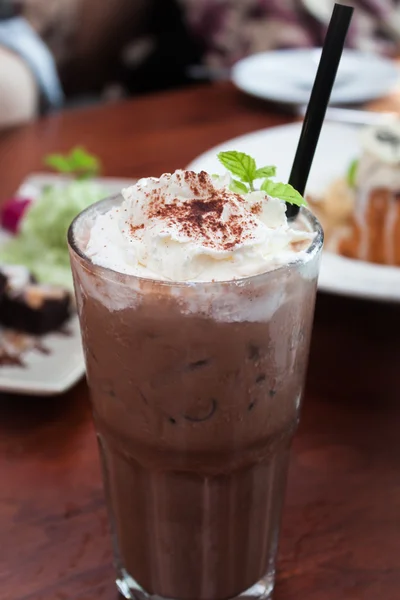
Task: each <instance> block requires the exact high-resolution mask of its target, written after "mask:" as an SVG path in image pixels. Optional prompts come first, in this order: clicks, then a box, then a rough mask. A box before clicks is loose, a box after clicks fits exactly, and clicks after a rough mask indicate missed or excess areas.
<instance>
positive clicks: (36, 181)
mask: <svg viewBox="0 0 400 600" xmlns="http://www.w3.org/2000/svg"><path fill="white" fill-rule="evenodd" d="M64 180H65V178H63V177H60V176H58V175H47V174H37V175H32V176H30V177H28V178H27V179H26V180H25V181H24V182H23V184H22V185H21V187H20V188H19V190H18V195H21V196H27V197H32V198H35V197H36V196H37V195H38V194H39V193H40V191H41V189H42V188H43V187H44V186H46V185H50V184H55V183H60V182H62V181H64ZM97 181H98V182H99V183H101V184H102V185H103V186H104V189H105V190H106V191H107V193H109V194H114V193H116V192H118V191H120V190H121V188H123V187H126V186H127V185H132V183H134V181H133V180H127V179H113V178H99V179H98V180H97ZM7 237H8V234H6V233H5V232H4V230H1V229H0V243H2V242H4V241H5V239H7ZM20 337H21V339H20V341H18V338H17V339H14V340H13V342H12V343H13V347H14V348H15V347H16V346H18V344H20V345H24V346H25V347H26V346H28V348H29V349H28V350H25V351H24V352H23V353H22V352H21V355H20V364H18V360H16V361H15V364H12V365H6V364H0V392H11V393H18V394H28V395H37V396H50V395H55V394H61V393H63V392H65V391H67V390H68V389H69V388H70V387H72V386H73V385H74V384H75V383H76V382H77V381H79V379H81V377H83V375H84V373H85V363H84V358H83V352H82V344H81V336H80V329H79V322H78V318H77V316H73V317H72V318H71V319H70V321H69V322H68V323H66V324H65V326H64V327H63V328H62V329H61V330H60V331H56V332H53V333H50V334H47V335H44V336H42V337H40V338H39V340H38V341H36V343H33V344H31V343H29V340H28V341H27V336H20Z"/></svg>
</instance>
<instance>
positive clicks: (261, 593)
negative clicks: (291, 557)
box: [116, 569, 275, 600]
mask: <svg viewBox="0 0 400 600" xmlns="http://www.w3.org/2000/svg"><path fill="white" fill-rule="evenodd" d="M274 583H275V571H271V572H270V573H268V574H267V575H266V576H265V577H263V578H262V579H261V580H260V581H259V582H258V583H256V584H254V585H253V586H252V587H251V588H249V589H248V590H246V591H245V592H242V593H241V594H240V595H239V596H235V599H233V598H232V599H230V600H245V599H247V598H248V599H249V600H250V599H251V600H256V599H257V600H268V598H271V594H272V592H273V589H274ZM116 584H117V588H118V590H119V591H120V593H121V594H122V595H123V596H124V598H127V600H178V599H172V598H163V597H162V596H158V595H157V594H154V595H152V594H148V593H147V592H146V591H145V590H144V589H143V588H142V587H140V585H139V584H138V583H136V581H135V580H134V579H133V577H131V576H130V575H129V573H127V572H126V571H125V570H124V569H122V570H121V571H120V573H119V577H118V579H117V580H116ZM179 600H181V599H179ZM208 600H222V599H219V598H215V599H214V598H210V599H208ZM224 600H226V599H224Z"/></svg>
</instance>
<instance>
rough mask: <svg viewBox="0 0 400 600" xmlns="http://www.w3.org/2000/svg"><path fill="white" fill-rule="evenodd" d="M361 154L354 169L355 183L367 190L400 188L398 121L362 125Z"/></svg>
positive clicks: (399, 136) (396, 189) (399, 130)
mask: <svg viewBox="0 0 400 600" xmlns="http://www.w3.org/2000/svg"><path fill="white" fill-rule="evenodd" d="M361 145H362V148H363V154H362V156H361V157H360V161H359V164H358V167H357V172H356V185H357V187H362V188H365V189H368V190H371V189H377V188H385V189H390V190H393V191H399V190H400V122H398V121H397V122H394V123H391V124H390V125H381V126H379V127H369V128H367V129H365V130H364V131H363V133H362V136H361Z"/></svg>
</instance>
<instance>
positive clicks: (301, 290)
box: [69, 171, 322, 600]
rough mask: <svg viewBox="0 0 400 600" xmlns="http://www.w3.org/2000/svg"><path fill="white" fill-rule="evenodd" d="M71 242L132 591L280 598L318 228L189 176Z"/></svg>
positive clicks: (105, 463)
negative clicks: (279, 562)
mask: <svg viewBox="0 0 400 600" xmlns="http://www.w3.org/2000/svg"><path fill="white" fill-rule="evenodd" d="M232 189H235V191H232ZM69 242H70V250H71V260H72V267H73V274H74V281H75V289H76V297H77V305H78V310H79V317H80V322H81V329H82V337H83V344H84V349H85V355H86V364H87V376H88V382H89V386H90V390H91V397H92V406H93V415H94V421H95V425H96V431H97V435H98V442H99V448H100V455H101V462H102V468H103V475H104V486H105V492H106V497H107V503H108V508H109V515H110V522H111V530H112V538H113V543H114V551H115V565H116V569H117V579H118V586H119V588H120V590H121V592H122V593H123V594H124V595H125V597H126V598H141V599H143V598H147V597H149V596H157V597H161V598H165V599H167V598H169V599H176V600H227V599H230V598H237V597H244V596H252V597H256V598H261V597H262V598H266V597H268V596H269V594H270V593H271V591H272V588H273V583H274V573H275V560H276V554H277V545H278V534H279V526H280V520H281V509H282V503H283V497H284V491H285V482H286V475H287V467H288V460H289V449H290V444H291V439H292V436H293V433H294V431H295V429H296V426H297V422H298V418H299V407H300V402H301V394H302V388H303V382H304V376H305V371H306V364H307V357H308V348H309V342H310V332H311V328H312V320H313V308H314V300H315V290H316V280H317V274H318V265H319V256H320V250H321V246H322V233H321V231H320V228H319V225H318V223H317V221H316V220H315V219H314V217H313V216H312V215H311V213H309V212H308V211H307V210H306V209H302V210H301V213H300V216H299V217H298V219H297V220H296V222H295V223H288V221H287V219H286V215H285V203H284V202H283V201H282V200H281V199H279V198H276V197H272V196H269V195H268V194H267V193H266V192H264V191H262V190H259V191H249V192H248V193H238V191H237V188H234V187H232V185H231V180H230V178H229V177H220V178H215V177H214V178H213V177H211V176H209V175H208V174H206V173H204V172H202V173H199V174H196V173H194V172H191V171H177V172H175V173H173V174H164V175H162V176H161V177H160V178H159V179H155V178H147V179H142V180H140V181H139V182H138V183H137V184H136V185H134V186H132V187H130V188H128V189H126V190H123V192H122V196H117V197H115V198H111V199H108V200H105V201H103V202H100V203H98V204H96V205H94V206H93V207H91V208H89V209H88V210H86V211H85V212H84V213H82V214H81V215H80V216H79V217H78V218H77V219H76V220H75V222H74V223H73V225H72V227H71V230H70V233H69Z"/></svg>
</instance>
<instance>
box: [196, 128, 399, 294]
mask: <svg viewBox="0 0 400 600" xmlns="http://www.w3.org/2000/svg"><path fill="white" fill-rule="evenodd" d="M300 130H301V123H294V124H291V125H284V126H282V127H274V128H270V129H263V130H261V131H256V132H254V133H250V134H247V135H244V136H241V137H238V138H235V139H233V140H229V141H227V142H224V143H223V144H220V145H219V146H216V147H215V148H212V149H211V150H208V151H207V152H205V153H204V154H202V155H201V156H199V157H198V158H196V159H195V160H194V161H192V162H191V163H190V165H189V166H188V168H190V169H192V170H194V171H201V170H204V171H208V172H209V173H221V174H222V173H223V172H224V167H222V165H221V164H220V163H219V161H218V159H217V153H218V152H220V151H221V150H239V151H242V152H247V153H248V154H251V155H252V156H254V158H255V159H256V161H257V164H259V165H260V166H263V165H267V164H273V165H276V166H277V169H278V178H279V179H280V180H282V181H287V179H288V177H289V173H290V169H291V165H292V162H293V157H294V153H295V150H296V147H297V142H298V139H299V135H300ZM358 135H359V130H358V129H357V128H353V127H350V126H346V125H338V124H333V123H325V125H324V127H323V130H322V133H321V137H320V140H319V144H318V148H317V151H316V154H315V158H314V162H313V166H312V169H311V173H310V178H309V182H308V192H309V193H311V194H316V195H317V194H321V193H323V192H324V190H325V189H326V188H327V186H328V185H329V183H330V182H332V180H334V179H336V178H337V177H341V176H343V174H344V173H345V172H346V170H347V168H348V166H349V164H350V162H351V161H352V160H353V159H354V158H356V157H357V156H358V155H359V154H360V151H361V148H360V144H359V137H358ZM318 285H319V289H320V290H324V291H327V292H332V293H336V294H342V295H347V296H355V297H359V298H369V299H373V300H385V301H394V302H400V268H397V267H389V266H385V265H376V264H372V263H367V262H363V261H358V260H351V259H347V258H344V257H343V256H339V255H337V254H333V253H331V252H327V251H324V253H323V257H322V265H321V273H320V278H319V284H318Z"/></svg>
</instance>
